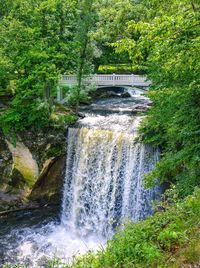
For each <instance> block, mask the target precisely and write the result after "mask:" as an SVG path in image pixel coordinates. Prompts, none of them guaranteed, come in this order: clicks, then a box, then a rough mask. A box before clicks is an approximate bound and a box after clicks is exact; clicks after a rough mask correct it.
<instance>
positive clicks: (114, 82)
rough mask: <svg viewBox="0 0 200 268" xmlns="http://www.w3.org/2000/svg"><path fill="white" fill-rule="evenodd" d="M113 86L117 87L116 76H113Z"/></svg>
mask: <svg viewBox="0 0 200 268" xmlns="http://www.w3.org/2000/svg"><path fill="white" fill-rule="evenodd" d="M113 86H115V74H113Z"/></svg>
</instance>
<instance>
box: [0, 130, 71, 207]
mask: <svg viewBox="0 0 200 268" xmlns="http://www.w3.org/2000/svg"><path fill="white" fill-rule="evenodd" d="M66 146H67V142H66V127H65V128H62V129H61V128H60V129H55V128H54V129H53V128H52V129H45V130H43V131H38V132H35V131H31V130H30V131H26V132H23V133H19V134H18V136H17V141H16V143H15V144H13V143H12V141H10V140H8V139H6V137H5V136H4V134H3V133H2V132H1V130H0V211H2V210H8V209H12V208H14V209H16V208H18V207H20V208H21V207H23V205H24V207H27V206H28V204H29V203H30V204H31V202H35V201H37V202H38V203H39V204H41V203H42V204H44V203H47V204H49V203H52V202H53V203H56V202H58V201H59V199H60V195H61V187H62V184H63V179H64V175H65V154H66Z"/></svg>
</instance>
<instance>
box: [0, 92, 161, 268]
mask: <svg viewBox="0 0 200 268" xmlns="http://www.w3.org/2000/svg"><path fill="white" fill-rule="evenodd" d="M130 90H131V89H130ZM133 94H134V96H133V97H132V98H128V99H126V98H125V99H124V98H123V99H119V98H117V99H112V101H111V100H110V99H108V100H100V101H97V102H96V103H94V104H91V106H90V107H87V108H84V109H85V110H84V113H85V115H86V116H85V118H83V119H80V120H79V121H78V123H77V125H76V127H71V128H69V129H68V134H67V135H68V137H67V147H68V150H67V152H66V154H67V157H66V158H67V159H66V176H65V182H64V186H63V198H62V213H61V218H60V220H59V221H55V219H52V220H48V221H47V222H46V219H45V221H44V222H43V221H42V222H41V223H40V222H39V223H38V224H36V225H35V223H34V221H33V223H32V225H29V219H28V221H27V219H26V221H27V222H28V224H27V222H26V221H25V222H23V221H22V223H21V225H19V226H18V227H17V228H14V229H13V230H11V232H9V233H8V234H5V235H3V236H1V237H0V244H2V245H3V247H0V256H3V258H4V262H11V263H15V264H16V263H21V264H24V263H25V264H27V265H28V266H29V267H33V268H38V267H46V263H47V259H49V258H50V259H52V258H53V257H54V256H58V257H59V258H60V259H61V260H62V261H63V262H67V263H70V262H71V260H72V259H73V257H74V256H77V255H80V254H84V253H86V252H87V251H88V250H94V251H95V250H98V249H99V246H100V245H101V246H102V245H103V246H104V245H105V244H106V241H107V239H109V238H111V237H112V235H113V233H114V232H115V230H116V227H117V226H123V223H124V222H126V221H127V220H131V221H133V222H136V221H138V220H141V219H144V218H146V217H147V216H149V215H151V213H152V212H153V211H152V205H151V201H152V200H154V199H157V198H158V197H159V195H160V193H161V191H160V187H158V186H157V187H155V188H153V189H145V188H144V186H143V178H144V175H145V174H147V173H148V172H150V171H151V170H152V169H153V168H154V166H155V164H156V162H157V160H158V158H159V152H158V150H157V149H154V148H152V147H151V146H149V145H144V144H142V143H141V142H140V141H139V137H138V134H137V130H138V126H139V124H140V122H141V120H142V116H133V115H131V111H132V109H133V104H138V103H139V104H142V105H148V102H147V99H146V98H144V97H143V96H141V95H140V94H138V91H137V92H135V91H134V93H133ZM86 109H88V110H86ZM87 111H88V113H87ZM102 111H105V112H102ZM107 111H109V113H107ZM39 213H40V212H39ZM20 222H21V218H20Z"/></svg>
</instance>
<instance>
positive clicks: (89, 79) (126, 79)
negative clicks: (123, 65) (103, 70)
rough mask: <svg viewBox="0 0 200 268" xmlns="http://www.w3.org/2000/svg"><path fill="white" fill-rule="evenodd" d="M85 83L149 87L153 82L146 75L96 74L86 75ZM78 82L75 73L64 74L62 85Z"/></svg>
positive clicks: (72, 84)
mask: <svg viewBox="0 0 200 268" xmlns="http://www.w3.org/2000/svg"><path fill="white" fill-rule="evenodd" d="M83 83H86V84H94V85H96V86H98V87H101V86H104V87H106V86H142V87H148V86H149V85H150V84H151V82H150V81H147V79H146V77H145V76H142V75H135V74H106V75H104V74H98V75H97V74H94V75H91V76H85V77H84V79H83ZM76 84H77V77H76V76H75V75H62V77H61V81H60V85H61V86H74V85H76Z"/></svg>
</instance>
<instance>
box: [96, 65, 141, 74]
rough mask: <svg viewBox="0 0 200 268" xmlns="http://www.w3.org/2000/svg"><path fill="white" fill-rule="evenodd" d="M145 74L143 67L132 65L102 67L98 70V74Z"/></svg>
mask: <svg viewBox="0 0 200 268" xmlns="http://www.w3.org/2000/svg"><path fill="white" fill-rule="evenodd" d="M143 72H144V70H142V69H141V66H136V65H135V66H133V65H132V64H109V65H100V66H99V68H98V73H100V74H113V73H115V74H126V73H127V74H130V73H134V74H139V73H143Z"/></svg>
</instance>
